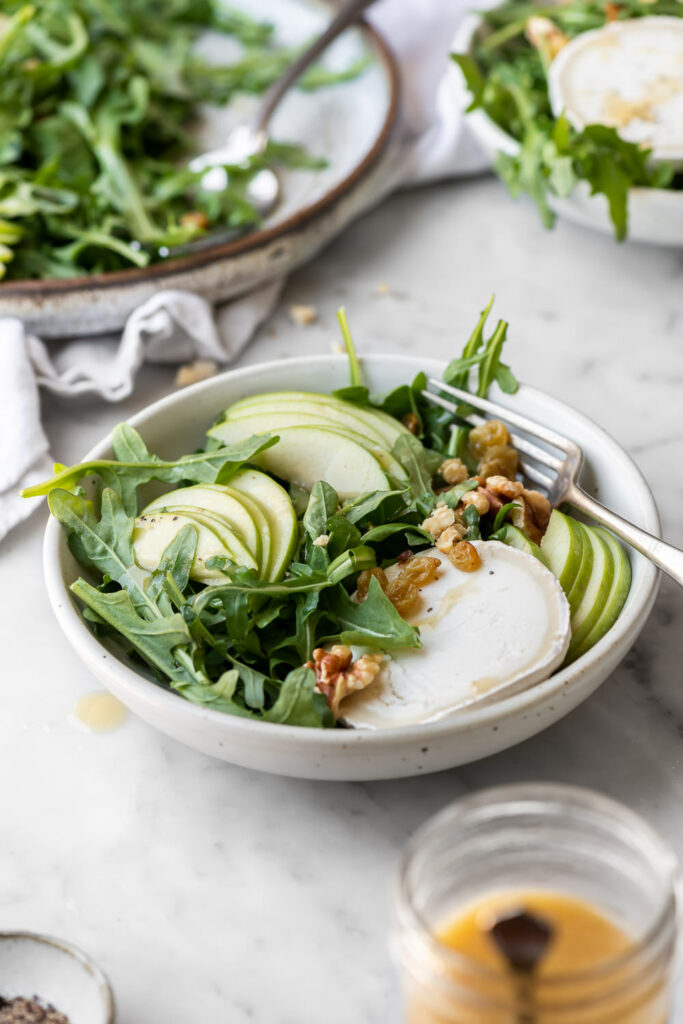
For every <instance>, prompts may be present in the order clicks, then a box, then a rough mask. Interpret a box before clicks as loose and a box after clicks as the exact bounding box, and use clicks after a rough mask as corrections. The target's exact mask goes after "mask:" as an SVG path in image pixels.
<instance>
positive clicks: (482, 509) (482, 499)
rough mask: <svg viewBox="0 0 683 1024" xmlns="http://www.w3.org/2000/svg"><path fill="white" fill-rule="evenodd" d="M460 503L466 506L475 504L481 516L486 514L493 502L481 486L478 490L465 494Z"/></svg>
mask: <svg viewBox="0 0 683 1024" xmlns="http://www.w3.org/2000/svg"><path fill="white" fill-rule="evenodd" d="M460 503H461V504H462V505H464V506H465V508H467V506H468V505H474V507H475V508H476V510H477V512H478V513H479V515H480V516H485V515H486V513H487V512H488V510H489V509H490V507H491V502H490V501H489V499H488V498H487V497H486V495H485V494H484V493H483V492H482V490H481V488H479V487H478V488H477V489H476V491H468V492H467V494H463V496H462V498H461V499H460Z"/></svg>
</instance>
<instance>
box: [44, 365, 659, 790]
mask: <svg viewBox="0 0 683 1024" xmlns="http://www.w3.org/2000/svg"><path fill="white" fill-rule="evenodd" d="M361 363H362V367H363V372H364V375H365V377H366V380H367V382H368V385H369V386H370V388H371V390H373V391H384V390H387V389H389V388H392V387H394V386H396V385H397V384H400V383H404V382H406V381H409V380H412V378H413V377H414V376H415V374H416V373H417V372H418V371H420V370H425V371H427V372H428V373H429V374H431V375H433V376H437V377H439V376H441V374H442V372H443V370H444V367H445V364H444V363H442V362H440V361H437V360H433V359H432V360H430V359H421V358H415V357H412V356H403V357H401V356H387V355H375V356H366V357H364V358H363V359H362V360H361ZM347 383H348V368H347V362H346V359H345V357H343V356H319V357H317V358H309V357H306V358H301V359H289V360H279V361H276V362H270V363H261V364H259V365H257V366H254V367H247V368H245V369H240V370H233V371H229V372H227V373H224V374H222V375H221V376H219V377H214V378H212V379H211V380H208V381H204V382H202V383H201V384H197V385H195V386H194V387H191V388H187V389H185V390H184V391H180V392H175V393H173V394H171V395H169V396H168V397H166V398H164V399H162V400H161V401H159V402H155V403H154V404H153V405H151V406H149V407H148V408H147V409H144V410H143V411H142V412H140V413H138V414H137V416H134V417H133V418H132V419H131V421H130V422H131V423H132V424H133V426H135V427H136V429H138V430H139V431H140V432H141V434H142V436H143V437H144V439H145V441H146V443H147V444H148V445H149V447H150V448H151V449H152V451H154V452H157V453H158V454H160V455H162V456H166V457H177V456H178V455H179V454H180V453H182V452H188V451H192V450H193V449H194V448H196V447H197V446H199V445H201V444H202V443H203V438H204V432H205V430H206V429H207V427H208V426H209V425H210V424H211V423H212V421H213V420H214V419H215V418H216V416H217V415H218V414H219V413H220V412H221V411H222V410H223V409H224V408H225V407H226V406H227V405H229V404H230V403H232V402H235V401H237V400H238V399H239V398H242V397H244V396H245V395H250V394H255V393H258V392H262V391H274V390H285V389H298V390H309V391H321V390H322V391H330V390H332V389H333V388H336V387H340V386H343V385H345V384H347ZM497 397H499V398H500V400H501V402H502V403H503V404H508V405H510V406H514V407H517V408H520V409H522V410H524V412H526V413H527V414H528V415H529V416H531V417H533V418H535V419H537V420H538V421H539V422H541V423H543V422H545V423H549V424H552V426H553V427H554V428H555V429H557V430H559V431H563V432H564V433H566V434H567V435H568V436H569V437H572V438H574V440H576V441H577V442H578V443H579V444H580V445H581V446H582V447H583V449H584V451H585V454H586V462H587V465H586V469H585V471H584V482H585V483H586V485H587V487H588V489H589V490H591V491H592V492H593V493H596V494H597V495H599V497H600V499H601V500H602V501H603V502H604V503H605V504H607V505H609V506H610V507H611V508H613V509H615V511H617V512H620V513H622V514H623V515H625V516H628V517H629V518H630V519H632V520H633V521H634V522H636V523H638V524H639V525H641V526H643V527H644V528H645V529H647V530H649V531H650V532H652V533H659V518H658V514H657V509H656V506H655V502H654V499H653V497H652V494H651V492H650V490H649V488H648V486H647V484H646V482H645V480H644V479H643V477H642V475H641V474H640V472H639V470H638V469H637V467H636V466H635V465H634V463H633V462H632V461H631V459H630V458H629V456H628V455H627V454H626V452H625V451H624V450H623V449H622V448H620V447H619V445H618V444H617V443H616V442H615V441H614V440H612V438H610V437H609V435H607V434H606V433H605V432H604V431H603V430H601V429H600V428H599V427H597V426H596V425H595V424H594V423H592V422H591V421H590V420H589V419H587V418H586V417H585V416H582V415H581V414H580V413H578V412H576V411H575V410H573V409H571V408H570V407H569V406H567V405H564V404H563V403H562V402H559V401H557V400H556V399H554V398H552V397H551V396H549V395H547V394H544V393H542V392H540V391H537V390H535V389H534V388H531V387H528V386H525V385H523V386H522V387H520V389H519V391H518V393H517V394H516V395H514V396H497ZM107 457H111V448H110V444H109V439H108V438H105V439H104V440H103V441H101V442H100V443H99V444H98V445H96V446H95V447H94V448H93V449H92V451H90V452H89V453H88V455H87V456H86V458H89V459H90V458H107ZM631 561H632V565H633V584H632V587H631V592H630V594H629V597H628V600H627V602H626V605H625V607H624V609H623V611H622V613H621V615H620V617H619V619H618V620H617V622H616V624H615V625H614V627H613V628H612V629H611V630H610V631H609V633H608V634H607V635H606V636H605V637H603V639H602V640H601V641H600V642H599V643H598V644H596V646H595V647H594V648H593V649H592V650H591V651H589V652H588V654H586V655H585V656H584V657H582V658H580V659H579V660H578V661H576V662H575V663H574V664H572V665H571V666H569V667H568V668H565V669H563V670H562V671H560V672H558V673H557V674H556V675H554V676H552V678H550V679H548V680H547V681H546V682H544V683H541V684H539V685H537V686H535V687H533V688H532V689H531V690H529V691H527V692H525V693H522V694H519V695H517V696H514V697H510V698H509V699H507V700H503V701H500V702H499V703H497V704H494V705H491V706H490V707H486V708H481V709H479V710H472V711H465V712H463V713H462V714H461V715H459V716H457V717H455V718H453V719H452V720H448V721H441V722H435V723H432V724H429V725H420V726H411V727H406V728H401V729H388V730H385V731H383V732H375V733H372V732H362V731H355V730H350V729H349V730H346V729H339V730H317V729H305V728H301V727H296V726H286V725H274V724H268V723H262V722H252V721H249V720H247V719H242V718H233V717H231V716H229V715H225V714H221V713H220V712H217V711H212V710H209V709H206V708H201V707H197V706H196V705H193V704H190V703H189V702H188V701H185V700H183V699H182V698H181V697H179V696H177V695H176V694H175V693H172V692H170V691H167V690H166V689H164V688H163V687H161V686H159V685H158V684H156V683H154V682H152V681H151V679H150V678H146V677H145V676H144V675H143V674H142V673H141V672H140V670H139V669H138V668H136V667H133V666H132V664H131V663H129V662H128V661H127V660H126V658H125V656H124V655H122V654H120V653H117V652H116V651H115V649H114V648H113V647H111V648H107V647H105V646H104V645H103V644H102V643H101V642H100V641H99V640H97V639H96V638H95V637H94V636H93V635H92V633H91V632H90V630H89V629H88V627H87V625H86V623H85V622H84V620H83V619H82V617H81V614H80V612H79V610H78V608H77V606H76V603H75V601H74V600H73V599H72V596H71V593H70V591H69V584H70V583H71V582H72V581H73V580H74V579H76V578H77V577H78V576H79V575H81V574H82V570H81V569H80V567H79V566H78V564H77V563H76V562H75V560H74V559H73V557H72V556H71V553H70V552H69V549H68V547H67V544H66V541H65V535H64V532H63V530H62V528H61V526H60V524H59V523H58V522H57V521H55V520H52V521H50V523H49V524H48V527H47V530H46V534H45V546H44V565H45V578H46V583H47V589H48V594H49V598H50V601H51V603H52V606H53V608H54V611H55V614H56V615H57V618H58V620H59V623H60V625H61V627H62V629H63V631H64V633H65V635H66V636H67V638H68V640H69V641H70V642H71V644H72V645H73V647H74V649H75V650H76V652H77V654H78V655H79V657H80V658H81V659H82V660H83V661H84V662H85V664H86V665H87V666H88V667H89V668H90V670H91V671H92V672H93V674H94V675H95V676H96V677H97V678H98V679H99V680H100V681H101V682H102V683H103V684H104V685H105V686H106V687H107V688H108V689H109V690H110V691H111V692H112V693H114V694H115V695H116V696H117V697H118V698H119V699H120V700H122V701H123V702H124V704H126V705H127V706H128V707H129V708H130V709H131V710H132V711H134V712H135V713H136V714H138V715H140V716H141V717H142V718H144V719H145V720H146V721H148V722H150V723H151V724H152V725H154V726H156V728H158V729H160V730H161V731H162V732H164V733H166V734H167V735H169V736H173V737H174V738H176V739H178V740H180V741H181V742H183V743H186V744H188V745H189V746H191V747H194V748H196V749H197V750H201V751H204V752H205V753H207V754H211V755H212V756H214V757H218V758H221V759H222V760H224V761H230V762H232V763H234V764H239V765H243V766H245V767H248V768H258V769H261V770H263V771H270V772H275V773H278V774H281V775H293V776H299V777H303V778H311V779H339V780H360V779H380V778H398V777H402V776H408V775H415V774H418V773H422V772H434V771H440V770H442V769H445V768H451V767H454V766H456V765H459V764H466V763H468V762H470V761H475V760H477V759H479V758H482V757H486V756H487V755H489V754H493V753H496V752H497V751H500V750H504V749H506V748H507V747H510V746H513V745H514V744H515V743H520V742H521V741H522V740H525V739H527V738H528V737H530V736H533V735H535V734H536V733H538V732H540V731H541V730H542V729H545V728H547V726H549V725H551V724H552V723H553V722H555V721H557V720H558V719H560V718H562V717H563V716H564V715H565V714H567V712H569V711H571V710H572V709H573V708H575V707H576V706H577V705H578V704H580V703H581V702H582V701H583V700H585V699H586V697H588V696H589V695H590V694H591V693H593V691H594V690H595V689H596V688H597V687H598V686H599V685H600V684H601V683H602V682H603V681H604V680H605V679H606V678H607V677H608V676H609V674H610V673H611V672H612V671H613V669H614V668H615V667H616V665H617V664H618V662H619V661H620V660H621V659H622V658H623V657H624V655H625V654H626V652H627V651H628V649H629V648H630V647H631V645H632V644H633V642H634V640H635V639H636V637H637V635H638V633H639V632H640V630H641V629H642V627H643V625H644V624H645V620H646V618H647V615H648V612H649V611H650V609H651V607H652V604H653V601H654V598H655V593H656V590H657V572H656V570H655V568H654V567H653V566H652V565H651V564H650V563H649V562H648V561H647V560H646V559H644V558H642V557H641V556H639V555H637V554H635V553H632V558H631Z"/></svg>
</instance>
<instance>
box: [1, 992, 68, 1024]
mask: <svg viewBox="0 0 683 1024" xmlns="http://www.w3.org/2000/svg"><path fill="white" fill-rule="evenodd" d="M0 1024H69V1018H68V1017H65V1016H64V1014H63V1013H60V1012H59V1010H55V1008H54V1006H50V1005H48V1004H47V1003H43V1002H41V1000H40V999H38V997H37V996H33V998H32V999H24V998H22V997H15V998H14V999H3V997H2V996H0Z"/></svg>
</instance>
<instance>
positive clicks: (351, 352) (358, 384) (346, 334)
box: [337, 306, 364, 388]
mask: <svg viewBox="0 0 683 1024" xmlns="http://www.w3.org/2000/svg"><path fill="white" fill-rule="evenodd" d="M337 320H338V321H339V326H340V327H341V332H342V338H343V339H344V348H345V349H346V355H347V356H348V360H349V375H350V377H351V381H350V384H351V387H352V388H363V387H364V385H363V374H362V373H361V368H360V363H359V362H358V356H357V355H356V350H355V348H354V346H353V339H352V338H351V331H350V329H349V323H348V320H347V319H346V310H345V309H344V307H343V306H342V308H341V309H339V310H337Z"/></svg>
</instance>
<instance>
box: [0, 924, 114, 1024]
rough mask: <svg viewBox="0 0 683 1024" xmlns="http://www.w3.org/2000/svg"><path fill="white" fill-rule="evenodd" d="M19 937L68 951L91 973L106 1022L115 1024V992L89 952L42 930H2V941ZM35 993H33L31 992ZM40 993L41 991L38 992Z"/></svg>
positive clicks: (0, 939) (0, 932) (68, 953)
mask: <svg viewBox="0 0 683 1024" xmlns="http://www.w3.org/2000/svg"><path fill="white" fill-rule="evenodd" d="M11 939H19V940H22V941H24V940H28V941H29V942H35V943H38V944H40V945H42V946H53V947H54V948H55V949H59V950H60V951H61V952H62V953H66V954H67V955H68V956H70V957H72V959H74V960H77V961H78V963H80V964H81V966H82V967H83V968H84V969H85V970H86V971H87V973H88V974H90V975H91V977H92V978H93V980H94V982H95V984H96V985H97V989H98V991H99V994H100V997H101V999H102V1007H103V1009H104V1012H105V1024H114V1020H115V1017H116V1007H115V1005H114V992H113V990H112V987H111V985H110V984H109V980H108V978H107V976H106V974H105V973H104V971H103V970H102V968H101V967H100V966H99V964H98V963H96V962H95V960H93V958H92V957H91V956H89V955H88V953H85V952H84V951H83V950H82V949H81V948H80V947H79V946H74V944H73V943H72V942H67V940H66V939H59V938H57V937H56V936H54V935H45V934H43V933H42V932H26V931H16V930H9V931H0V943H1V942H3V941H4V940H11ZM31 994H32V995H33V993H31ZM38 995H40V993H38Z"/></svg>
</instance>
